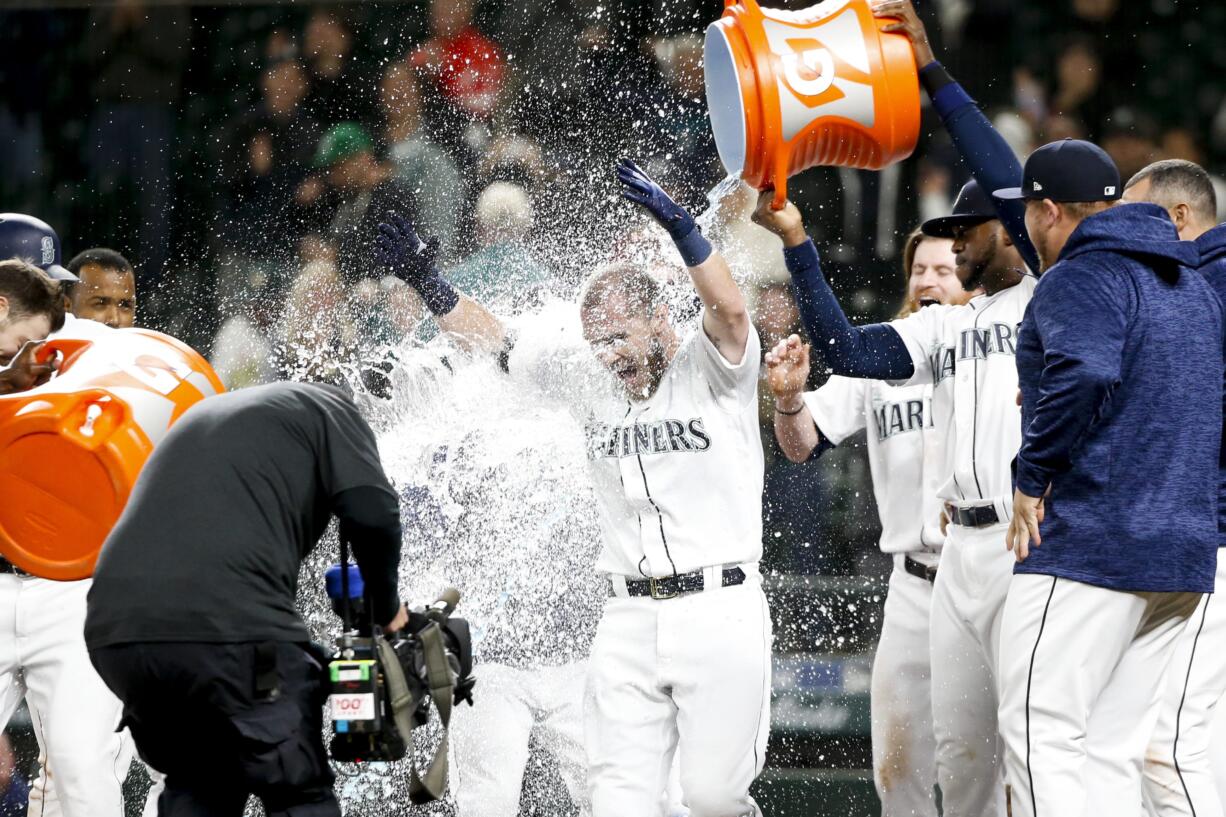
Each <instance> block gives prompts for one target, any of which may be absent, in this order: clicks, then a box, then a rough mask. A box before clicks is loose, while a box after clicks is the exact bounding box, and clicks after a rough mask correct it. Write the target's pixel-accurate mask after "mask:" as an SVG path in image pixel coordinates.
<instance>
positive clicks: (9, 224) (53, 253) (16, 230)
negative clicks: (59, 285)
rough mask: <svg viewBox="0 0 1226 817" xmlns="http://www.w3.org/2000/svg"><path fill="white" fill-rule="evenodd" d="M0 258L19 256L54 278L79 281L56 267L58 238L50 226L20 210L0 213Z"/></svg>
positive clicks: (59, 261) (59, 253)
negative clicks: (18, 211) (19, 211)
mask: <svg viewBox="0 0 1226 817" xmlns="http://www.w3.org/2000/svg"><path fill="white" fill-rule="evenodd" d="M0 258H21V259H24V260H27V261H30V262H31V263H33V264H34V265H35V266H36V267H39V268H40V269H42V271H43V272H45V273H47V275H48V276H50V277H51V278H52V279H53V280H56V281H79V280H80V279H79V278H77V276H75V275H73V274H72V273H71V272H69V271H68V270H66V269H64V268H63V267H62V266H60V265H61V264H62V263H63V258H64V257H63V255H62V254H61V251H60V237H59V236H58V235H56V234H55V230H53V229H51V225H50V224H48V223H47V222H45V221H43V220H42V219H37V218H34V216H27V215H23V214H22V213H0Z"/></svg>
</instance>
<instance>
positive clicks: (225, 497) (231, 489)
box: [85, 383, 400, 648]
mask: <svg viewBox="0 0 1226 817" xmlns="http://www.w3.org/2000/svg"><path fill="white" fill-rule="evenodd" d="M333 513H337V515H338V516H340V517H341V524H342V530H344V531H345V532H347V533H349V535H350V536H351V537H353V540H354V550H355V556H356V557H357V559H358V563H359V565H360V567H361V569H362V574H363V577H364V578H365V579H366V586H367V593H368V598H370V599H371V601H372V602H373V604H374V609H375V613H376V616H377V617H378V618H377V620H378V621H380V622H381V623H382V622H385V621H387V620H390V618H391V616H392V613H394V611H395V609H396V608H397V607H398V605H399V601H398V600H397V597H396V576H397V569H398V566H399V561H400V520H399V509H398V504H397V498H396V494H395V492H394V491H393V490H392V488H391V485H390V484H389V483H388V480H387V477H386V476H385V475H384V473H383V468H382V466H381V465H380V462H379V452H378V450H377V448H376V445H375V437H374V433H373V432H372V431H371V429H370V427H369V426H368V425H367V424H366V422H365V421H364V420H363V419H362V417H361V416H360V415H359V414H358V410H357V407H356V406H355V405H354V404H353V402H352V401H351V400H350V399H349V398H348V397H347V396H346V395H345V394H344V393H343V392H341V391H340V390H339V389H336V388H334V387H331V386H323V385H317V384H306V383H274V384H272V385H268V386H258V387H254V388H249V389H242V390H240V391H235V392H230V393H228V394H223V395H219V396H217V397H211V398H209V399H207V400H205V401H203V402H202V403H199V404H198V405H196V406H193V407H192V408H191V410H190V411H188V413H187V414H186V415H185V416H184V417H183V418H182V419H181V420H180V421H179V422H178V423H177V424H176V425H175V426H174V428H172V429H171V431H170V433H169V434H168V435H167V436H166V438H165V439H164V440H163V441H162V442H161V443H160V444H159V445H158V447H157V449H156V450H155V451H154V453H153V455H152V456H151V457H150V459H149V461H148V463H146V465H145V468H144V470H143V471H142V472H141V475H140V478H139V479H138V480H137V482H136V486H135V488H134V490H133V492H132V496H131V498H130V500H129V502H128V505H127V508H126V509H125V510H124V513H123V515H122V516H121V517H120V519H119V522H118V523H117V524H116V525H115V528H114V530H113V531H111V535H110V536H109V537H107V540H106V543H105V544H104V545H103V548H102V553H101V555H100V557H99V559H98V566H97V569H96V571H95V573H94V584H93V587H92V588H91V589H90V592H89V611H88V615H87V617H86V621H85V640H86V643H87V644H88V646H89V647H90V648H95V647H102V646H106V645H110V644H124V643H130V642H148V641H204V642H237V641H269V640H271V641H306V640H308V634H307V629H306V626H305V625H304V624H303V622H302V619H301V618H300V617H299V615H298V613H297V612H296V611H295V609H294V598H295V592H296V589H297V584H298V569H299V565H300V564H301V562H302V559H303V558H304V557H305V556H306V555H307V553H309V552H310V550H311V549H312V548H313V547H314V546H315V544H316V543H317V542H318V541H319V538H320V536H322V535H323V533H324V530H325V529H326V528H327V526H328V521H329V519H330V517H331V516H332V514H333Z"/></svg>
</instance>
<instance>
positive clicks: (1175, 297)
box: [1015, 204, 1223, 593]
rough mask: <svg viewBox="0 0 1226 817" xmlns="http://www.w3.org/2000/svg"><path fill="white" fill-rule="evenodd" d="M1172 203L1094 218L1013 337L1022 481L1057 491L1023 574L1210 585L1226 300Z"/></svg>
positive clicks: (1110, 583) (1043, 282)
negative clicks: (1181, 229) (1185, 237)
mask: <svg viewBox="0 0 1226 817" xmlns="http://www.w3.org/2000/svg"><path fill="white" fill-rule="evenodd" d="M1199 261H1200V254H1199V252H1198V251H1197V249H1196V246H1195V245H1194V244H1192V243H1191V242H1184V241H1179V240H1178V234H1177V233H1176V231H1175V225H1174V224H1172V223H1171V220H1170V218H1169V217H1168V216H1167V214H1166V211H1165V210H1163V209H1162V208H1161V207H1158V206H1156V205H1153V204H1124V205H1119V206H1116V207H1113V208H1111V209H1109V210H1106V211H1104V212H1102V213H1097V214H1095V215H1093V216H1091V217H1089V218H1087V219H1085V220H1084V221H1083V222H1082V223H1081V224H1080V225H1079V226H1078V227H1077V229H1076V230H1074V231H1073V234H1072V235H1071V236H1070V237H1069V240H1068V242H1067V243H1066V244H1065V246H1064V249H1063V250H1062V251H1061V253H1060V258H1059V259H1058V262H1057V263H1056V264H1054V265H1053V266H1052V267H1051V268H1050V269H1049V270H1048V271H1047V272H1046V273H1045V274H1044V275H1043V277H1042V278H1040V279H1039V285H1038V287H1036V289H1035V292H1034V299H1033V300H1032V301H1031V302H1030V305H1029V306H1028V307H1027V308H1026V314H1025V317H1024V318H1023V320H1022V325H1021V328H1020V330H1019V332H1018V342H1017V371H1018V381H1019V385H1020V386H1021V389H1022V446H1021V450H1020V451H1018V455H1017V463H1016V466H1017V471H1016V484H1017V488H1018V490H1020V491H1021V492H1022V493H1024V494H1027V495H1028V496H1042V495H1043V493H1044V492H1045V491H1046V490H1047V487H1048V485H1049V484H1050V486H1051V494H1050V496H1049V497H1048V498H1047V501H1046V505H1045V507H1046V517H1045V518H1044V520H1043V523H1042V525H1041V526H1040V532H1041V534H1042V537H1043V544H1042V545H1041V546H1040V547H1038V548H1032V549H1031V551H1030V556H1029V557H1028V558H1027V559H1026V561H1024V562H1022V563H1020V564H1018V565H1017V567H1016V569H1015V570H1016V572H1018V573H1040V574H1044V575H1049V576H1062V577H1065V578H1068V579H1072V580H1074V581H1079V582H1083V583H1085V584H1092V585H1097V586H1099V587H1106V588H1110V589H1113V590H1133V591H1192V592H1200V593H1210V592H1213V586H1214V573H1215V570H1216V567H1217V544H1218V539H1217V494H1218V457H1219V450H1220V446H1221V433H1222V372H1223V368H1222V341H1223V336H1222V306H1221V302H1220V301H1219V300H1218V298H1217V296H1216V295H1215V294H1214V292H1213V290H1212V288H1211V287H1210V286H1209V284H1208V283H1207V282H1206V281H1205V278H1204V277H1203V276H1201V275H1197V274H1195V273H1194V272H1192V271H1191V270H1194V269H1195V268H1196V267H1197V266H1198V264H1199Z"/></svg>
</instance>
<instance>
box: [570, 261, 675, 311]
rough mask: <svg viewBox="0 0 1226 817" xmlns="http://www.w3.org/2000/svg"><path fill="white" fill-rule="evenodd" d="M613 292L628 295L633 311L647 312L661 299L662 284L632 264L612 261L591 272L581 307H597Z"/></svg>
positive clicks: (581, 299) (623, 295)
mask: <svg viewBox="0 0 1226 817" xmlns="http://www.w3.org/2000/svg"><path fill="white" fill-rule="evenodd" d="M614 295H619V296H621V297H623V298H625V299H626V305H627V306H628V307H629V308H630V309H631V310H632V311H633V312H634V313H636V314H639V315H643V316H647V315H650V314H651V313H652V312H654V311H655V309H656V306H658V305H659V303H660V284H659V283H658V282H657V281H656V279H655V278H653V277H651V275H650V274H648V273H647V272H644V271H643V270H642V269H640V268H639V267H637V266H635V265H633V264H629V263H625V262H618V263H615V264H609V265H607V266H604V267H601V268H600V269H598V270H596V272H594V273H592V277H591V278H589V279H588V281H587V283H586V284H585V285H584V287H583V293H582V296H581V297H580V300H579V309H580V311H582V312H588V311H590V310H593V309H598V308H600V307H601V306H602V305H604V304H605V303H607V302H608V301H609V299H610V297H611V296H614Z"/></svg>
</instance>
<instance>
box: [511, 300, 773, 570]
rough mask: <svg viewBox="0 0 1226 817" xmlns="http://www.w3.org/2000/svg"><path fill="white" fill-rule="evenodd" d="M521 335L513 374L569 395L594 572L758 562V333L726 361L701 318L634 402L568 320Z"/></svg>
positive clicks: (752, 333) (760, 474) (760, 463)
mask: <svg viewBox="0 0 1226 817" xmlns="http://www.w3.org/2000/svg"><path fill="white" fill-rule="evenodd" d="M542 323H543V322H542ZM525 329H526V331H525V332H524V333H522V334H521V335H520V337H519V338H518V340H517V342H516V344H515V348H514V350H513V351H512V353H511V356H510V360H509V366H510V370H511V373H512V375H513V376H517V377H519V376H527V377H530V378H532V379H533V380H534V381H535V382H536V383H537V384H538V385H539V386H540V387H542V388H543V390H544V391H545V392H546V393H549V394H553V395H556V396H558V397H560V398H563V399H565V400H567V401H568V402H569V403H570V405H571V409H572V411H573V412H575V414H576V415H577V416H578V417H579V419H580V421H581V422H582V424H583V426H584V436H585V438H586V454H587V460H588V468H589V472H590V474H591V477H592V482H593V488H594V491H595V497H596V503H597V506H598V507H597V510H598V512H599V516H600V522H601V533H602V539H603V549H602V552H601V556H600V559H599V560H598V562H597V569H598V570H600V571H602V572H605V573H610V574H620V575H624V576H630V577H638V576H658V577H659V576H670V575H672V574H674V573H688V572H690V571H694V570H697V569H699V568H703V567H708V566H712V565H725V564H726V565H732V564H739V563H744V562H757V561H758V560H759V559H760V558H761V555H762V482H763V457H762V442H761V437H760V436H759V431H758V407H757V385H758V370H759V365H760V359H761V345H760V341H759V340H758V335H757V332H756V331H752V330H751V331H750V333H749V339H748V340H747V342H746V345H745V355H744V358H743V359H742V361H741V362H740V363H739V364H738V365H735V366H734V365H732V364H731V363H729V362H728V361H727V360H725V359H724V358H723V356H721V355H720V353H719V351H718V350H717V349H716V348H715V346H714V344H712V343H711V340H710V339H709V338H708V337H707V335H706V332H704V331H703V330H702V328H701V323H699V325H698V326H697V327H696V328H695V329H694V330H693V331H692V332H691V333H690V334H689V335H687V336H686V337H685V338H684V339H683V340H682V341H681V344H680V348H679V349H678V350H677V354H676V356H675V357H674V358H673V361H672V363H671V364H669V367H668V369H667V371H665V373H664V376H663V378H662V380H661V382H660V386H659V388H658V389H657V390H656V392H655V394H653V395H652V396H651V397H650V398H649V399H647V400H641V401H631V400H629V399H628V398H627V397H626V396H625V392H624V391H623V390H622V389H621V387H620V385H619V384H617V383H616V382H615V381H614V379H613V376H612V375H611V374H610V373H609V372H607V371H606V370H605V369H604V367H603V366H601V365H600V363H599V361H598V360H597V359H596V357H595V355H594V353H593V352H592V351H591V349H590V347H588V345H587V344H586V343H585V342H584V341H583V338H582V333H581V330H580V329H579V327H578V325H577V321H572V322H571V323H570V325H568V326H565V327H561V328H558V327H553V328H549V329H542V328H540V327H539V326H536V327H532V326H529V327H525Z"/></svg>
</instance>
